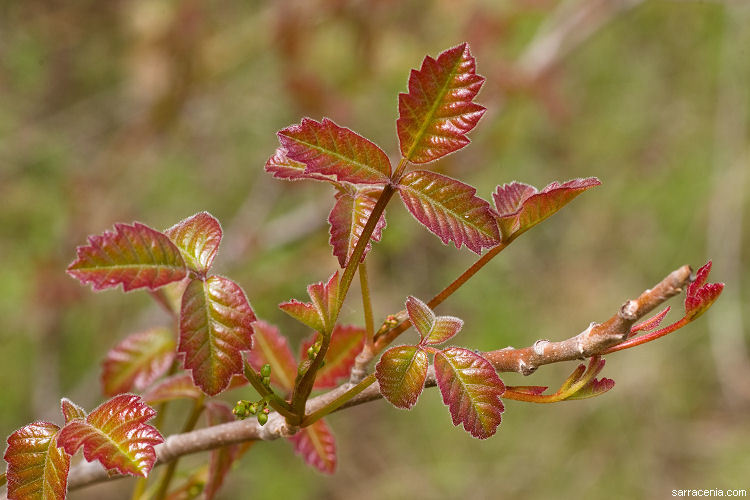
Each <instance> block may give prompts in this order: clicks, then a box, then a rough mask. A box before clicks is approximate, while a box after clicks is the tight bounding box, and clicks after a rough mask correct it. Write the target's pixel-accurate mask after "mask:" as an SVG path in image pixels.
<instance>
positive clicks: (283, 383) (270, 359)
mask: <svg viewBox="0 0 750 500" xmlns="http://www.w3.org/2000/svg"><path fill="white" fill-rule="evenodd" d="M253 329H254V330H255V337H254V338H255V345H254V346H253V350H252V351H250V353H248V355H247V360H248V361H249V362H250V364H251V365H252V367H253V368H255V369H256V370H257V371H260V369H261V368H262V367H263V365H265V364H266V363H268V364H269V365H271V382H273V383H275V384H277V385H278V386H279V387H281V388H282V389H283V390H285V391H287V392H289V391H291V390H292V389H293V388H294V379H295V378H296V377H297V362H296V361H295V360H294V355H293V354H292V350H291V349H290V348H289V342H288V341H287V339H286V337H284V336H283V335H282V334H281V333H280V332H279V329H278V328H276V327H275V326H273V325H271V324H269V323H266V322H265V321H261V320H258V321H256V322H255V323H253Z"/></svg>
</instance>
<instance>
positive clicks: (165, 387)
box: [143, 373, 203, 404]
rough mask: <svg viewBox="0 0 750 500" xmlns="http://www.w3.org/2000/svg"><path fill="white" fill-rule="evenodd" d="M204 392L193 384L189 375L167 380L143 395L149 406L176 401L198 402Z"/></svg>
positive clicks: (180, 375) (172, 377)
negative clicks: (190, 400)
mask: <svg viewBox="0 0 750 500" xmlns="http://www.w3.org/2000/svg"><path fill="white" fill-rule="evenodd" d="M202 395H203V392H202V391H201V390H200V389H199V388H198V387H197V386H196V385H195V384H194V383H193V378H192V377H191V376H190V375H189V374H187V373H181V374H179V375H173V376H171V377H169V378H165V379H164V380H162V381H160V382H159V383H158V384H156V385H155V386H153V387H152V388H150V389H149V390H148V391H146V393H145V394H143V400H144V401H146V403H148V404H154V403H163V402H165V401H172V400H174V399H192V400H196V399H198V398H199V397H201V396H202Z"/></svg>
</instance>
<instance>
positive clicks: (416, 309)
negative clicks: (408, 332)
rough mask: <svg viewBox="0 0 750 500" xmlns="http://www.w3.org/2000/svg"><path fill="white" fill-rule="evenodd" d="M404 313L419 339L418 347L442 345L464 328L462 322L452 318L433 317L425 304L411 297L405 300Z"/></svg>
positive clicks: (433, 314) (432, 313)
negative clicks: (417, 333)
mask: <svg viewBox="0 0 750 500" xmlns="http://www.w3.org/2000/svg"><path fill="white" fill-rule="evenodd" d="M406 311H407V312H408V314H409V320H410V321H411V324H412V325H414V328H416V329H417V331H418V332H419V335H420V337H421V340H420V342H419V345H437V344H442V343H443V342H446V341H447V340H449V339H450V338H452V337H453V336H454V335H456V334H457V333H458V332H459V331H461V328H463V326H464V322H463V320H461V319H459V318H456V317H454V316H435V313H434V312H433V311H432V309H430V308H429V307H428V306H427V304H425V303H424V302H422V301H421V300H419V299H418V298H416V297H412V296H411V295H410V296H409V297H408V298H407V299H406Z"/></svg>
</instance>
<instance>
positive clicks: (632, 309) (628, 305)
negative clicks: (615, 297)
mask: <svg viewBox="0 0 750 500" xmlns="http://www.w3.org/2000/svg"><path fill="white" fill-rule="evenodd" d="M649 292H650V290H649V291H648V292H646V293H649ZM638 308H639V304H638V301H636V300H628V301H627V302H625V303H624V304H623V305H622V307H621V308H620V317H621V318H622V319H624V320H626V321H635V320H637V319H638Z"/></svg>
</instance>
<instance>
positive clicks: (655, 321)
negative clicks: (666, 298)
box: [630, 306, 670, 336]
mask: <svg viewBox="0 0 750 500" xmlns="http://www.w3.org/2000/svg"><path fill="white" fill-rule="evenodd" d="M669 309H670V307H669V306H668V307H666V308H665V309H664V310H663V311H662V312H660V313H659V314H656V315H654V316H652V317H651V318H649V319H647V320H646V321H642V322H640V323H638V324H637V325H633V327H632V328H631V329H630V336H633V335H634V334H636V333H638V332H641V331H643V332H647V331H649V330H653V329H654V328H657V327H658V326H659V325H660V324H661V322H662V320H663V319H664V317H665V316H666V315H667V313H668V312H669Z"/></svg>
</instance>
